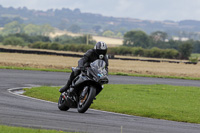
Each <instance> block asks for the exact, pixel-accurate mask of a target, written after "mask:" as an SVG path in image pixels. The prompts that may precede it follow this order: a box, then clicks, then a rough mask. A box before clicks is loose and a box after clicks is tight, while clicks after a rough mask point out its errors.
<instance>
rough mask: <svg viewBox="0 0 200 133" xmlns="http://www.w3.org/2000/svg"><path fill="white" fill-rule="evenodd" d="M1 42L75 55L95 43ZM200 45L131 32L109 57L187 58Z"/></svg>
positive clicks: (14, 38) (31, 38) (17, 38)
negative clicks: (74, 53)
mask: <svg viewBox="0 0 200 133" xmlns="http://www.w3.org/2000/svg"><path fill="white" fill-rule="evenodd" d="M133 33H134V34H133ZM0 42H2V44H4V45H21V46H28V47H30V48H39V49H53V50H64V51H76V52H77V51H79V52H86V51H87V50H88V49H89V48H93V45H94V44H95V43H96V41H95V40H93V39H92V36H91V35H83V36H78V37H72V36H68V35H63V36H58V37H55V38H50V37H48V36H44V35H32V34H30V35H28V34H25V33H16V34H9V35H0ZM86 44H88V45H86ZM199 46H200V42H199V41H193V40H189V41H184V42H183V41H174V40H169V41H166V35H165V34H164V33H162V32H156V33H153V34H151V35H147V34H146V33H145V32H142V31H130V32H127V33H125V35H124V41H123V46H120V47H111V48H109V49H108V54H112V55H131V56H143V57H155V58H169V59H188V58H189V57H190V54H191V53H192V51H196V52H197V53H198V52H200V51H198V50H200V47H199ZM194 48H195V49H194Z"/></svg>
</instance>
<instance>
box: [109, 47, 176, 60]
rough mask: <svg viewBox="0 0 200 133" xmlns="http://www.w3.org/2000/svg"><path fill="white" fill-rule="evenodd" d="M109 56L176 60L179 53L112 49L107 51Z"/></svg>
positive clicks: (130, 48)
mask: <svg viewBox="0 0 200 133" xmlns="http://www.w3.org/2000/svg"><path fill="white" fill-rule="evenodd" d="M108 53H109V54H113V55H131V56H142V57H153V58H168V59H178V58H179V52H178V51H177V50H174V49H159V48H152V49H144V48H141V47H124V46H123V47H114V48H109V49H108Z"/></svg>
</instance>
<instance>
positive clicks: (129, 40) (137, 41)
mask: <svg viewBox="0 0 200 133" xmlns="http://www.w3.org/2000/svg"><path fill="white" fill-rule="evenodd" d="M149 41H150V40H149V37H148V35H147V34H146V33H145V32H143V31H129V32H126V33H125V34H124V41H123V45H125V46H134V47H142V48H147V47H148V46H149V43H150V42H149Z"/></svg>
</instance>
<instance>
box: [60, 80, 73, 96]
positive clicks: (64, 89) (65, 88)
mask: <svg viewBox="0 0 200 133" xmlns="http://www.w3.org/2000/svg"><path fill="white" fill-rule="evenodd" d="M70 84H71V83H70V82H69V81H68V82H67V84H66V85H65V86H63V87H62V88H60V90H59V92H60V93H63V92H65V91H67V90H68V89H69V88H70Z"/></svg>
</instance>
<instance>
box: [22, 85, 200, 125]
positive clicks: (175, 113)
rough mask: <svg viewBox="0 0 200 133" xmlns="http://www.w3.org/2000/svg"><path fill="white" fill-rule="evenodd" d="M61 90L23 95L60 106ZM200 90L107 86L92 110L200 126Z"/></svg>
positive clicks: (45, 89)
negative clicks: (58, 103) (58, 102)
mask: <svg viewBox="0 0 200 133" xmlns="http://www.w3.org/2000/svg"><path fill="white" fill-rule="evenodd" d="M59 88H60V87H48V86H42V87H35V88H32V89H25V91H26V92H25V93H24V95H27V96H31V97H35V98H39V99H44V100H48V101H53V102H57V101H58V98H59V95H60V93H59V92H58V90H59ZM199 95H200V87H184V86H171V85H105V88H104V90H103V91H102V92H101V93H100V94H99V95H98V96H97V100H95V101H94V104H92V106H91V108H93V109H98V110H105V111H111V112H117V113H123V114H129V115H136V116H143V117H150V118H157V119H166V120H173V121H181V122H190V123H200V117H199V114H200V106H199V101H200V97H199Z"/></svg>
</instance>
